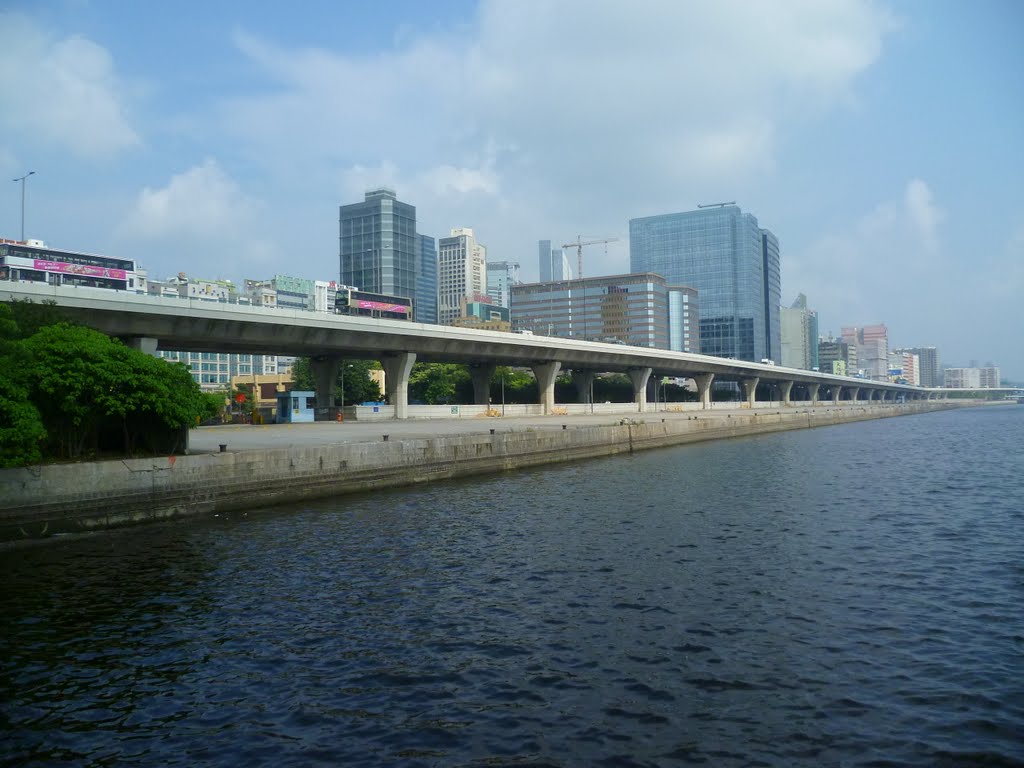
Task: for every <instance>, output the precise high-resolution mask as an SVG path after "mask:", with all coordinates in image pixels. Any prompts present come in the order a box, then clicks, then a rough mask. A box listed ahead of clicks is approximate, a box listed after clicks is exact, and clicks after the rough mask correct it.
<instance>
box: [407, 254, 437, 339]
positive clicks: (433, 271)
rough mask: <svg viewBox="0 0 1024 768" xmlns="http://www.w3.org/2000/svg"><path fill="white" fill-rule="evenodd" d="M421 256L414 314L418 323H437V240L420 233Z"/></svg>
mask: <svg viewBox="0 0 1024 768" xmlns="http://www.w3.org/2000/svg"><path fill="white" fill-rule="evenodd" d="M419 240H420V256H419V261H418V262H417V264H418V268H417V271H416V300H415V302H414V303H413V310H412V311H413V316H414V319H415V320H416V322H417V323H431V324H435V325H436V324H437V241H436V240H434V238H432V237H428V236H427V235H420V236H419Z"/></svg>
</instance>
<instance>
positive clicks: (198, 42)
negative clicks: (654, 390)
mask: <svg viewBox="0 0 1024 768" xmlns="http://www.w3.org/2000/svg"><path fill="white" fill-rule="evenodd" d="M7 7H8V10H7V11H6V12H3V13H0V21H2V23H3V24H4V28H5V29H6V30H8V32H9V40H8V45H7V46H6V47H5V49H4V51H3V52H0V56H2V57H3V58H4V66H3V67H0V72H3V73H4V74H2V75H0V95H2V96H3V97H4V101H5V104H8V105H16V107H17V108H9V109H8V110H6V111H5V115H4V116H3V117H2V118H0V166H2V168H3V169H4V170H5V171H7V172H8V178H9V179H16V178H18V177H21V176H23V175H25V174H27V173H28V172H29V171H35V175H33V176H31V177H30V178H28V179H27V181H26V182H23V183H24V184H25V185H26V214H25V222H26V227H25V234H26V236H27V237H29V238H38V239H42V240H44V241H46V242H47V243H49V244H51V245H53V246H55V247H58V248H68V249H76V250H83V251H92V252H99V253H107V254H111V255H116V256H122V257H125V258H132V259H136V260H137V261H138V262H139V263H140V264H141V265H142V266H145V267H146V268H147V269H148V270H149V272H150V274H151V275H152V276H155V277H164V276H167V275H170V274H174V273H176V272H178V271H186V272H188V273H190V274H197V275H202V276H204V277H209V278H215V277H229V278H231V279H233V280H235V281H236V282H238V281H241V280H242V279H244V278H245V277H261V276H265V275H271V274H274V273H275V272H278V271H280V270H279V269H278V267H277V265H278V264H279V263H281V262H282V261H283V262H286V263H287V264H288V266H289V269H288V271H289V272H292V273H295V274H298V275H300V276H303V277H309V278H317V279H324V278H327V279H336V278H337V259H338V254H337V226H338V222H337V210H338V206H340V205H346V204H351V203H355V202H358V201H359V200H362V199H363V195H364V193H365V192H366V191H367V190H369V189H372V188H375V187H379V186H389V187H392V188H394V189H396V191H397V193H398V196H399V199H401V200H405V201H408V202H409V203H410V204H412V205H415V206H416V208H417V214H418V223H417V230H418V231H419V232H420V233H423V234H427V235H431V236H434V237H443V236H444V235H445V234H446V233H447V232H448V231H449V230H450V229H451V228H453V227H472V228H473V229H474V230H475V231H476V232H477V234H478V236H479V237H480V239H481V241H483V242H486V243H487V245H488V248H489V253H488V255H489V257H490V258H492V259H494V260H502V261H518V262H520V263H521V264H522V265H523V267H524V269H523V279H524V280H531V279H536V278H537V277H538V275H537V274H536V273H535V272H534V270H535V268H536V267H535V265H536V259H535V258H534V257H533V254H534V253H536V248H537V241H538V240H539V239H541V238H544V237H552V238H557V240H554V242H558V243H561V242H569V241H570V240H573V239H575V237H576V236H577V235H582V236H583V237H584V239H586V238H587V237H593V238H612V237H618V238H619V242H613V243H608V244H607V245H604V246H592V247H589V248H585V249H584V265H585V266H584V268H585V274H586V275H588V276H591V275H601V274H606V275H611V274H621V273H623V272H625V271H627V269H628V263H629V253H628V246H627V243H628V221H629V219H630V218H636V217H645V216H655V215H661V214H666V213H671V212H675V211H685V210H691V209H693V208H694V207H695V206H696V205H697V204H699V203H714V202H718V201H724V200H736V201H737V202H738V204H739V205H740V206H741V207H742V208H743V209H744V210H749V211H751V212H753V213H754V214H755V215H757V217H758V218H759V220H760V221H762V222H765V223H767V224H768V226H769V227H770V228H771V230H772V231H773V232H774V233H775V234H776V235H777V236H778V238H779V241H780V253H781V272H782V303H783V304H788V302H790V301H792V299H793V298H794V297H795V296H796V295H797V294H798V293H804V294H806V295H807V296H808V298H809V301H810V302H811V304H812V305H813V307H814V308H815V309H817V310H818V312H819V321H820V324H819V329H820V332H821V334H822V335H828V334H829V332H832V333H838V331H839V330H840V328H841V327H842V326H844V325H864V324H871V323H878V322H884V323H886V325H887V326H888V327H889V328H890V338H891V343H892V345H893V346H894V347H928V346H936V347H938V348H939V349H940V350H941V352H942V359H943V362H944V363H946V362H948V363H950V364H960V365H964V364H966V363H967V362H968V361H969V360H971V359H978V360H985V361H987V360H992V361H995V362H996V363H997V364H998V365H999V366H1000V367H1001V369H1002V371H1003V374H1004V376H1005V377H1007V378H1010V379H1014V380H1022V379H1024V351H1022V348H1021V345H1020V344H1019V343H1018V342H1017V339H1016V334H1015V333H1014V330H1015V329H1014V328H1013V323H1012V319H1013V317H1015V314H1016V313H1015V312H1014V310H1015V309H1016V305H1017V302H1018V301H1019V298H1018V297H1019V296H1020V295H1022V293H1024V192H1022V191H1021V189H1020V188H1019V183H1018V182H1017V179H1018V178H1019V177H1020V173H1021V171H1022V170H1024V151H1022V148H1021V145H1020V142H1019V141H1018V140H1017V139H1016V138H1015V137H1017V136H1019V135H1021V132H1022V128H1024V107H1022V106H1021V105H1022V104H1024V98H1021V89H1022V86H1021V83H1020V82H1019V78H1018V77H1017V73H1019V72H1020V71H1024V53H1022V52H1021V50H1020V48H1019V46H1016V45H1015V30H1019V29H1020V28H1021V23H1022V22H1024V12H1022V11H1021V9H1020V8H1019V7H1018V6H1017V5H1016V4H1014V3H1011V2H996V1H993V2H985V3H980V4H977V5H972V6H970V7H964V6H962V5H958V4H955V3H952V2H940V3H922V2H906V3H900V4H896V3H856V2H835V3H811V4H806V3H801V2H795V1H794V2H789V3H780V4H777V5H773V6H771V7H770V8H769V7H764V8H758V7H756V6H749V4H739V5H731V4H729V3H716V4H710V3H693V4H678V3H665V4H662V5H659V4H657V3H651V4H648V5H644V6H638V7H628V8H627V7H625V6H618V5H613V4H608V5H606V6H603V5H601V4H589V3H588V4H585V5H577V4H575V3H573V2H566V3H564V4H558V5H554V6H551V7H547V6H545V9H544V12H543V13H535V12H530V11H529V9H526V10H523V5H522V4H514V3H508V2H481V3H472V2H454V3H452V2H449V3H444V4H436V5H431V6H429V7H427V6H422V5H421V4H417V3H412V2H398V3H393V4H389V5H388V6H386V7H381V8H354V7H353V8H348V7H345V8H335V7H333V5H332V4H328V3H316V2H314V3H312V4H310V5H308V6H307V7H306V13H305V14H304V16H303V17H301V18H300V17H298V16H297V15H296V14H289V13H288V12H287V11H285V10H284V9H280V10H277V9H274V8H273V7H272V6H267V7H262V8H261V7H255V8H253V7H251V6H242V5H234V4H225V5H223V6H219V7H215V8H212V7H206V6H202V5H199V4H194V3H184V4H182V5H179V6H175V7H174V8H173V9H171V8H160V7H147V6H138V7H136V6H127V7H115V6H113V5H104V4H82V3H78V2H71V1H70V0H42V1H41V2H39V1H37V2H32V3H28V2H17V1H16V2H14V3H13V4H9V5H8V6H7ZM764 30H767V31H768V32H769V33H770V34H762V32H763V31H764ZM184 37H188V38H190V39H191V41H192V45H191V46H190V51H191V52H190V54H189V55H188V56H183V55H182V51H181V47H180V40H181V39H182V38H184ZM649 72H662V73H665V75H664V77H655V78H650V77H646V76H645V75H644V74H642V73H649ZM452 93H459V94H460V101H461V102H462V103H463V104H464V105H465V106H466V109H464V110H452V109H451V108H450V107H451V94H452ZM41 94H47V95H48V96H47V98H41V96H40V95H41ZM456 113H457V115H456ZM537 114H546V115H550V116H551V119H549V120H545V121H538V120H536V115H537ZM638 114H642V115H644V118H643V120H637V119H636V115H638ZM20 215H21V189H20V186H19V184H15V183H11V182H8V184H7V187H6V194H5V195H3V197H2V198H0V225H2V230H3V231H2V232H0V236H3V237H17V236H18V235H19V233H20ZM952 307H956V310H955V311H953V310H952ZM965 318H966V319H967V322H965ZM1008 321H1009V322H1008Z"/></svg>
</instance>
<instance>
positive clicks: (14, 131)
mask: <svg viewBox="0 0 1024 768" xmlns="http://www.w3.org/2000/svg"><path fill="white" fill-rule="evenodd" d="M0 29H3V30H4V44H3V45H2V46H0V101H2V103H3V104H4V109H3V110H2V112H0V126H2V128H3V130H4V132H5V133H8V134H9V135H11V136H12V137H13V136H17V137H18V141H19V142H21V143H32V142H39V141H40V140H41V141H44V142H48V143H53V144H57V145H59V146H61V147H64V148H66V149H68V150H70V151H71V152H73V153H74V154H76V155H79V156H81V157H89V158H93V157H104V156H108V155H111V154H113V153H116V152H119V151H121V150H124V149H128V148H131V147H133V146H136V145H138V144H140V143H141V140H140V138H139V135H138V133H137V132H136V131H135V129H134V128H133V127H132V125H131V122H130V119H129V114H128V113H129V108H128V104H129V98H128V91H129V89H128V87H127V85H126V84H125V83H124V82H123V81H122V79H121V78H120V77H119V76H118V74H117V73H116V71H115V67H114V62H113V59H112V58H111V56H110V54H109V52H108V51H107V50H106V49H105V48H103V47H102V46H99V45H97V44H96V43H94V42H92V41H90V40H87V39H85V38H83V37H68V38H65V39H62V40H55V39H52V38H51V37H49V36H47V35H46V34H45V33H44V32H43V31H42V30H41V29H40V28H38V27H37V26H36V25H34V24H33V23H32V22H31V21H30V20H29V19H27V18H26V17H24V16H21V15H19V14H14V13H0Z"/></svg>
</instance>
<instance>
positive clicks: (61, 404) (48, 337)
mask: <svg viewBox="0 0 1024 768" xmlns="http://www.w3.org/2000/svg"><path fill="white" fill-rule="evenodd" d="M24 345H25V348H26V350H27V351H28V354H29V357H30V360H31V362H30V385H31V389H30V396H31V398H32V401H33V402H34V403H35V405H36V407H37V408H38V409H39V412H40V414H41V416H42V418H43V423H44V425H45V426H46V429H47V433H48V435H49V443H50V445H49V449H50V452H51V453H53V454H54V455H56V456H58V457H61V458H77V457H80V456H82V455H83V454H84V453H90V454H94V455H95V454H97V453H99V452H100V451H101V450H103V449H110V448H113V447H115V446H116V445H117V443H120V450H123V451H124V452H125V453H128V454H131V453H134V452H135V451H136V450H147V451H157V450H159V449H160V447H162V445H163V444H165V443H166V440H167V438H166V436H167V435H169V434H172V433H179V432H180V431H181V430H183V429H187V428H188V427H191V426H193V425H195V424H196V423H197V421H198V420H200V419H201V418H202V416H203V415H204V413H205V412H206V404H205V402H204V399H203V397H202V394H201V392H200V390H199V385H198V384H196V383H195V381H194V380H193V379H192V376H191V374H190V373H189V372H188V369H187V368H185V366H183V365H180V364H177V363H169V362H168V361H166V360H160V359H159V358H155V357H152V356H150V355H147V354H145V353H143V352H139V351H137V350H134V349H130V348H129V347H126V346H125V345H124V344H122V343H121V342H120V341H117V340H116V339H111V338H110V337H108V336H105V335H104V334H102V333H99V332H98V331H93V330H91V329H89V328H81V327H76V326H72V325H68V324H67V323H59V324H57V325H52V326H47V327H45V328H42V329H41V330H40V331H38V332H37V333H35V334H34V335H33V336H31V337H30V338H28V339H26V340H25V341H24ZM161 436H163V439H161ZM175 442H176V441H175V440H173V439H172V440H171V447H172V448H174V447H176V446H174V443H175ZM161 452H162V451H161Z"/></svg>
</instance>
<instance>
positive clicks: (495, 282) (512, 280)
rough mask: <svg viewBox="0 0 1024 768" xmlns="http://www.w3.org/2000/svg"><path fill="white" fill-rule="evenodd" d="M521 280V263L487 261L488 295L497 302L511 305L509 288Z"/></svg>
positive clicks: (502, 304) (505, 305)
mask: <svg viewBox="0 0 1024 768" xmlns="http://www.w3.org/2000/svg"><path fill="white" fill-rule="evenodd" d="M518 282H519V263H518V262H515V261H489V262H487V295H488V296H490V297H491V299H492V300H493V301H494V303H495V304H500V305H501V306H503V307H507V306H508V305H509V289H510V288H511V287H512V286H513V285H515V284H516V283H518Z"/></svg>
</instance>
